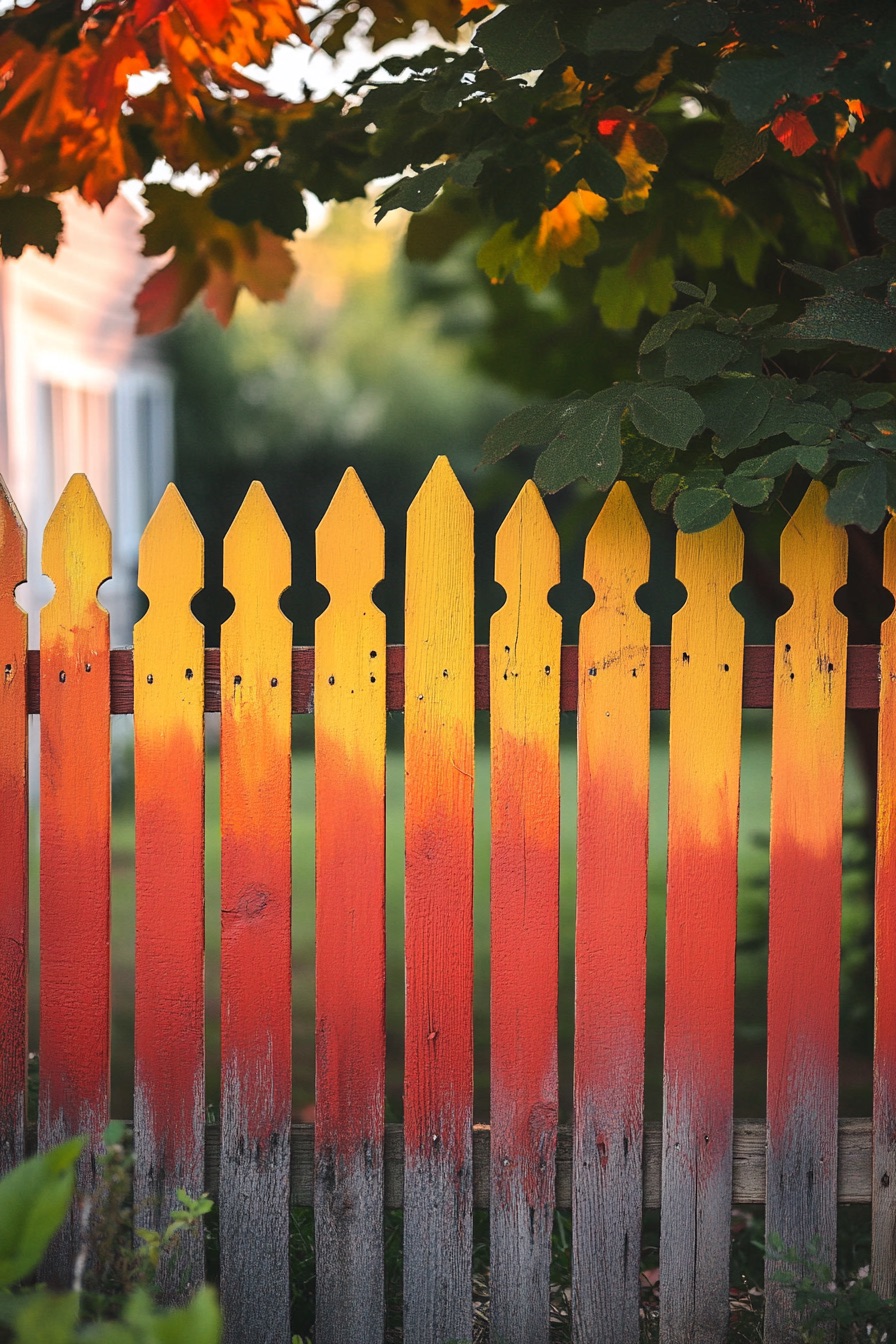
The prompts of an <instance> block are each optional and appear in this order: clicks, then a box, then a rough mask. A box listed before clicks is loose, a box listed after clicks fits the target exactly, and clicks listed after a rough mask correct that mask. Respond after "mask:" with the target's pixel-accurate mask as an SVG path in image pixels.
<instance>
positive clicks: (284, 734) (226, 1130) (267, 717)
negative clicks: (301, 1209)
mask: <svg viewBox="0 0 896 1344" xmlns="http://www.w3.org/2000/svg"><path fill="white" fill-rule="evenodd" d="M290 580H291V571H290V546H289V538H288V537H287V535H286V533H285V531H284V530H283V526H282V524H281V522H280V519H279V518H278V517H277V514H276V512H275V511H274V508H273V506H272V504H271V502H270V500H269V499H268V497H267V495H266V494H265V492H264V490H263V488H262V487H261V485H259V483H258V482H257V481H256V482H255V483H254V484H253V485H252V486H251V487H250V489H249V492H248V494H247V495H246V498H245V500H244V502H243V504H242V507H241V508H240V511H239V513H238V514H237V516H236V518H235V520H234V522H233V525H232V526H231V528H230V531H229V532H228V533H227V536H226V537H225V538H224V585H225V587H226V588H227V589H228V591H229V592H230V593H231V594H232V595H233V598H234V601H235V602H236V608H235V610H234V612H233V615H232V616H231V617H230V618H229V619H228V620H227V621H226V622H225V623H224V625H223V626H222V628H221V680H222V685H223V686H224V687H225V688H226V694H224V695H223V696H222V705H221V1195H220V1226H221V1305H222V1309H223V1314H224V1321H225V1326H224V1339H225V1344H282V1341H283V1340H284V1339H287V1338H288V1337H289V1304H290V1296H289V1254H288V1252H289V1138H290V1118H291V1105H292V1061H291V1051H292V1011H291V988H292V983H291V975H292V969H291V948H290V928H291V920H290V906H291V897H292V881H291V801H290V769H291V728H292V715H291V712H290V702H291V691H290V672H291V664H292V656H291V644H292V626H291V624H290V622H289V621H288V620H287V619H286V617H285V616H284V615H283V613H282V611H281V610H280V605H279V599H280V595H281V593H282V592H283V591H284V589H285V588H287V587H288V586H289V583H290Z"/></svg>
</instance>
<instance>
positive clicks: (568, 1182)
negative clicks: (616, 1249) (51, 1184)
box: [205, 1116, 871, 1209]
mask: <svg viewBox="0 0 896 1344" xmlns="http://www.w3.org/2000/svg"><path fill="white" fill-rule="evenodd" d="M644 1131H645V1133H644V1206H645V1208H648V1209H657V1208H659V1204H660V1155H661V1149H662V1127H661V1124H660V1123H659V1122H658V1121H649V1122H648V1123H647V1124H646V1125H645V1126H644ZM490 1137H491V1135H490V1131H489V1127H488V1125H474V1127H473V1205H474V1207H475V1208H477V1209H485V1208H488V1193H489V1153H490ZM219 1153H220V1137H219V1131H218V1126H217V1125H207V1126H206V1130H205V1185H206V1189H207V1190H208V1192H209V1194H210V1195H211V1196H212V1198H217V1191H218V1168H219ZM313 1162H314V1126H313V1125H293V1127H292V1165H291V1170H290V1189H291V1202H292V1205H293V1207H307V1206H310V1205H311V1203H312V1201H313V1197H312V1187H313V1173H314V1167H313ZM384 1194H385V1205H386V1208H388V1209H400V1208H401V1207H402V1203H403V1199H404V1127H403V1126H402V1125H386V1148H385V1192H384ZM837 1198H838V1200H839V1202H840V1203H841V1204H870V1202H871V1120H870V1119H868V1118H867V1117H864V1116H863V1117H857V1118H853V1117H847V1118H845V1119H842V1120H841V1121H840V1142H839V1155H838V1178H837ZM732 1199H733V1202H734V1203H735V1204H763V1203H764V1202H765V1121H764V1120H735V1122H734V1183H733V1189H732ZM556 1203H557V1207H558V1208H559V1209H569V1208H570V1206H571V1204H572V1131H571V1129H570V1127H569V1125H560V1127H559V1129H558V1131H557V1200H556Z"/></svg>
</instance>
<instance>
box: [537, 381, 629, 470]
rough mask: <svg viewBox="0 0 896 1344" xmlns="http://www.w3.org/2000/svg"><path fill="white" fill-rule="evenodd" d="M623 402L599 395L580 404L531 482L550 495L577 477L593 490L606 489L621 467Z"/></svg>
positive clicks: (545, 454) (617, 398) (540, 459)
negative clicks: (584, 480)
mask: <svg viewBox="0 0 896 1344" xmlns="http://www.w3.org/2000/svg"><path fill="white" fill-rule="evenodd" d="M623 406H624V401H623V399H622V398H621V397H618V396H616V397H610V398H608V397H607V395H606V393H602V392H599V393H598V394H597V396H596V397H589V399H588V400H587V401H585V402H580V403H579V407H578V409H577V410H576V411H575V413H574V414H573V415H570V416H569V417H568V419H567V420H566V422H565V424H564V426H563V428H562V430H561V431H560V433H559V434H558V435H557V436H556V438H554V439H553V440H552V441H551V442H550V443H549V444H548V446H547V448H546V449H545V451H544V452H543V453H542V455H541V457H540V458H539V459H538V463H537V465H536V467H535V483H536V485H537V486H539V488H540V489H542V490H547V491H549V492H551V493H553V491H555V490H561V489H562V488H563V486H564V485H568V484H569V483H570V481H574V480H576V479H577V478H578V477H580V476H584V478H585V479H586V480H587V481H589V482H590V484H591V485H593V486H594V488H595V489H596V490H609V488H610V486H611V485H612V484H613V482H614V481H615V480H616V477H617V476H618V475H619V469H620V467H621V466H622V432H621V424H620V422H621V419H622V409H623Z"/></svg>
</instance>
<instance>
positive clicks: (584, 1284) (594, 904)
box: [572, 483, 650, 1344]
mask: <svg viewBox="0 0 896 1344" xmlns="http://www.w3.org/2000/svg"><path fill="white" fill-rule="evenodd" d="M649 566H650V538H649V536H648V533H647V529H646V527H645V526H644V522H643V520H642V518H641V515H640V514H639V512H638V509H637V507H636V505H635V502H634V500H633V498H632V495H631V491H630V490H629V488H628V486H627V485H624V484H622V483H619V484H617V485H615V486H614V487H613V489H612V490H611V491H610V494H609V496H608V497H607V500H606V503H605V504H604V506H603V508H602V509H601V511H600V514H599V515H598V519H597V522H596V523H595V524H594V526H593V528H592V529H591V532H590V534H589V536H588V541H587V543H586V547H585V570H584V574H585V579H586V581H587V582H588V583H590V585H591V587H592V588H593V589H594V604H593V606H591V607H590V608H589V610H588V611H586V612H585V614H584V616H583V617H582V621H581V625H580V627H579V725H578V728H579V737H578V742H579V750H578V848H577V881H576V890H577V896H576V950H575V961H576V972H575V974H576V981H575V986H576V987H575V1047H574V1072H573V1173H574V1174H573V1181H572V1198H573V1236H572V1274H573V1276H572V1311H573V1338H574V1340H575V1341H576V1344H591V1341H593V1340H598V1339H600V1340H616V1341H619V1344H637V1340H638V1339H639V1331H640V1319H639V1308H640V1292H639V1273H640V1254H641V1204H642V1171H641V1152H642V1146H643V1135H644V1011H645V993H646V974H647V948H646V937H647V836H648V784H649V776H650V620H649V618H648V617H647V616H646V615H645V614H644V612H643V611H641V609H640V608H639V607H638V605H637V602H636V600H635V593H636V592H637V589H638V588H639V587H640V586H641V585H642V584H644V583H646V582H647V578H648V572H649Z"/></svg>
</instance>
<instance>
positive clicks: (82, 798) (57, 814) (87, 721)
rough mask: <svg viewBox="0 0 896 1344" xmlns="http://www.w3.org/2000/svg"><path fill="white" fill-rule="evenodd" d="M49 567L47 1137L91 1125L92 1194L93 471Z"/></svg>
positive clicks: (99, 731)
mask: <svg viewBox="0 0 896 1344" xmlns="http://www.w3.org/2000/svg"><path fill="white" fill-rule="evenodd" d="M43 569H44V573H45V574H46V575H47V577H48V578H49V579H50V580H51V581H52V583H53V584H54V585H55V589H56V591H55V594H54V596H53V597H52V598H51V600H50V602H49V603H48V604H47V605H46V606H45V607H44V608H43V610H42V611H41V614H40V642H41V649H42V654H43V657H42V659H41V743H40V790H41V809H40V900H41V909H40V1089H39V1098H38V1144H39V1146H40V1149H41V1151H46V1150H47V1149H48V1148H52V1147H53V1146H54V1145H55V1144H57V1143H59V1142H61V1141H62V1140H63V1139H65V1138H69V1137H71V1136H72V1135H75V1134H86V1135H87V1136H88V1142H87V1144H86V1146H85V1149H84V1152H83V1154H82V1157H81V1159H80V1161H79V1164H78V1189H79V1193H80V1196H81V1197H82V1198H86V1197H89V1196H90V1195H91V1194H92V1192H93V1189H94V1181H95V1174H96V1172H95V1157H96V1153H97V1151H98V1149H99V1147H100V1143H101V1140H102V1134H103V1130H104V1129H105V1127H106V1124H107V1123H108V1118H109V1029H110V1028H109V973H110V952H109V893H110V867H109V865H110V859H109V840H110V814H111V780H110V727H109V613H108V612H107V611H106V610H105V609H104V608H103V607H101V606H100V604H99V602H98V601H97V590H98V589H99V586H100V584H101V583H103V582H104V581H105V580H106V579H107V578H109V577H110V575H111V572H112V542H111V536H110V532H109V525H108V523H107V522H106V520H105V518H104V517H103V514H102V511H101V509H100V506H99V504H98V503H97V500H96V496H95V495H94V493H93V491H92V490H91V488H90V485H89V484H88V481H87V477H86V476H82V475H78V476H73V477H72V478H71V480H70V481H69V483H68V485H67V486H66V487H65V490H64V491H63V492H62V497H61V499H60V500H59V503H58V504H57V505H56V508H55V509H54V510H53V514H52V516H51V517H50V521H49V522H48V523H47V526H46V529H45V531H44V538H43ZM74 986H77V990H76V991H74V992H73V987H74ZM78 1218H79V1213H78V1201H77V1200H76V1201H75V1203H74V1204H73V1206H72V1212H71V1215H70V1216H69V1218H68V1219H67V1220H66V1222H65V1224H64V1225H63V1227H62V1229H61V1230H60V1232H59V1234H58V1236H57V1237H56V1238H55V1240H54V1242H53V1244H52V1246H51V1250H50V1253H49V1254H48V1256H47V1259H46V1261H45V1266H44V1268H45V1272H46V1277H47V1281H48V1282H51V1283H53V1284H65V1285H69V1284H70V1282H71V1270H72V1263H73V1259H74V1254H75V1249H76V1241H77V1231H76V1229H77V1224H78Z"/></svg>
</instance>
